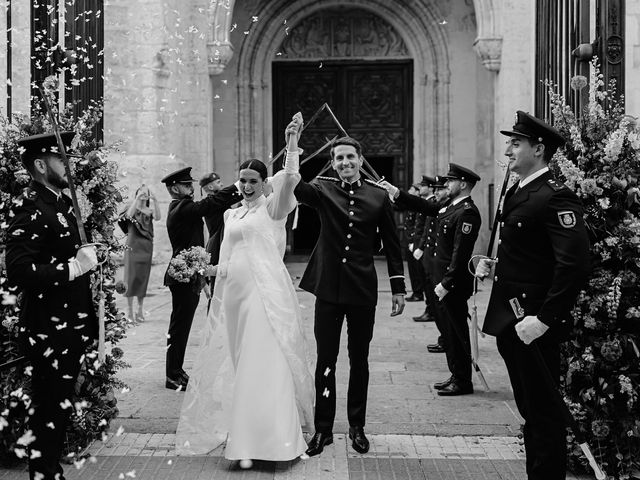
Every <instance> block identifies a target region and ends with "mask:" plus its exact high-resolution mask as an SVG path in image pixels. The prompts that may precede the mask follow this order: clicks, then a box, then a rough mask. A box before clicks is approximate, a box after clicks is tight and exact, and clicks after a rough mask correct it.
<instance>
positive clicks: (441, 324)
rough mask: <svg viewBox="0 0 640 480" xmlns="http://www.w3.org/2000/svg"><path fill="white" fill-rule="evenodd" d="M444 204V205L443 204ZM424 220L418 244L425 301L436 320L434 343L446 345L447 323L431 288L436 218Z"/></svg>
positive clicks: (432, 286)
mask: <svg viewBox="0 0 640 480" xmlns="http://www.w3.org/2000/svg"><path fill="white" fill-rule="evenodd" d="M443 206H444V205H443ZM426 219H427V220H426V222H425V224H424V229H423V231H422V238H421V239H420V244H422V245H424V255H423V257H422V267H423V269H424V272H425V288H424V295H425V302H427V308H428V309H429V311H430V312H431V313H432V314H433V317H434V318H435V321H436V327H437V329H438V332H439V333H440V335H439V336H438V340H437V342H436V343H438V344H439V345H441V346H443V347H446V345H447V341H446V339H445V337H446V334H447V333H446V331H447V325H446V322H445V321H444V320H443V318H442V315H438V309H437V305H438V297H437V296H436V294H435V292H434V291H433V289H434V288H435V286H436V284H435V283H434V281H433V278H434V268H435V264H434V260H435V257H434V253H435V252H436V243H437V234H438V218H437V217H434V216H427V217H426Z"/></svg>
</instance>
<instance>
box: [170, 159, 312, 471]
mask: <svg viewBox="0 0 640 480" xmlns="http://www.w3.org/2000/svg"><path fill="white" fill-rule="evenodd" d="M292 164H293V168H292ZM296 166H297V154H289V155H288V158H287V164H286V169H285V170H286V171H285V170H283V171H281V172H279V173H278V174H276V175H275V176H274V177H273V179H272V185H273V189H274V191H273V193H272V194H271V195H270V196H269V197H266V198H265V197H264V196H260V197H259V198H258V199H257V200H255V201H254V202H251V203H248V202H246V201H243V204H242V206H241V207H240V208H238V209H235V210H228V211H227V212H225V233H224V239H223V242H222V245H221V251H220V263H219V264H218V274H217V278H216V283H215V289H214V293H213V299H212V302H211V308H210V311H209V315H208V318H207V322H206V326H205V328H204V331H203V333H202V337H203V342H202V345H201V346H200V348H199V350H198V353H197V356H196V360H195V363H194V367H193V371H192V372H191V374H190V376H191V378H190V380H189V385H188V387H187V391H186V393H185V399H184V402H183V405H182V410H181V414H180V421H179V423H178V430H177V434H176V450H177V452H178V453H179V454H191V455H199V454H206V453H208V452H210V451H211V450H213V449H215V448H217V447H218V446H219V445H221V444H222V443H223V442H224V441H226V446H225V452H224V455H225V457H226V458H228V459H230V460H239V459H254V460H255V459H259V460H273V461H285V460H291V459H294V458H296V457H298V456H299V455H301V454H302V453H304V451H305V450H306V448H307V445H306V443H305V441H304V438H303V436H302V428H301V426H302V425H311V424H312V422H313V400H314V384H313V377H312V375H311V369H310V362H309V358H308V356H307V349H306V341H305V339H304V335H303V332H302V326H301V316H300V309H299V305H298V300H297V297H296V293H295V290H294V287H293V285H292V283H291V277H290V276H289V273H288V271H287V269H286V267H285V265H284V262H283V261H282V257H283V255H284V247H285V235H286V234H285V222H286V218H287V215H288V213H290V212H291V211H292V210H293V208H295V205H296V200H295V197H294V196H293V189H294V188H295V185H297V183H298V181H299V178H300V176H299V174H298V173H297V168H295V167H296Z"/></svg>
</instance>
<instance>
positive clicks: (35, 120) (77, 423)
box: [0, 88, 128, 463]
mask: <svg viewBox="0 0 640 480" xmlns="http://www.w3.org/2000/svg"><path fill="white" fill-rule="evenodd" d="M52 91H55V88H54V89H52ZM51 99H52V100H54V101H52V104H55V99H54V98H53V94H52V96H51ZM101 111H102V108H101V105H100V104H98V103H95V104H94V105H92V106H91V107H90V108H88V109H87V110H86V111H85V112H84V114H83V115H82V116H80V117H79V118H73V116H72V113H71V109H70V108H68V109H66V110H65V111H63V112H59V113H58V112H57V111H56V112H55V114H56V115H58V118H59V123H60V125H61V127H60V128H61V130H73V131H75V132H76V134H77V135H76V137H75V139H74V149H75V152H76V153H77V152H79V153H80V154H81V155H82V157H81V158H73V157H72V158H70V160H71V168H72V171H73V177H74V180H75V183H76V192H77V196H78V202H79V204H80V209H81V211H82V217H83V220H84V222H85V227H86V230H87V232H88V233H89V235H90V236H91V238H92V240H93V241H94V242H99V243H101V244H102V245H104V248H100V251H101V252H102V253H101V254H100V257H101V260H104V262H103V263H102V265H101V267H100V269H99V271H96V272H95V273H93V274H91V285H92V293H93V299H94V305H95V310H96V313H98V312H99V310H100V303H101V299H103V300H104V307H103V310H104V319H105V339H106V342H107V345H110V346H111V347H112V348H111V351H110V353H107V354H106V358H105V361H104V362H99V361H98V353H97V351H95V350H92V351H88V352H86V354H85V360H84V364H83V366H82V371H81V373H80V375H79V378H78V382H77V384H76V395H75V397H74V399H73V400H72V404H73V407H74V412H73V414H72V416H71V422H70V425H69V428H68V430H67V445H66V451H67V453H70V454H73V455H71V458H73V457H74V456H75V455H77V454H78V453H79V452H82V451H83V450H84V448H85V447H86V446H87V445H88V444H89V443H90V442H91V441H92V440H94V439H96V438H99V437H100V436H101V435H102V434H103V432H105V431H106V430H107V429H108V426H109V422H110V421H111V420H112V419H113V418H114V417H115V416H116V415H117V413H118V409H117V407H116V398H115V395H114V392H115V391H116V390H118V389H122V388H124V387H125V386H124V385H123V384H122V383H121V382H120V381H119V380H118V379H117V378H116V376H115V375H116V373H117V371H118V370H119V369H120V368H123V367H126V364H125V363H124V362H123V361H122V360H121V357H122V350H120V349H119V348H118V347H115V344H117V342H118V341H119V340H121V339H122V338H123V337H124V336H125V331H126V328H127V326H128V323H127V322H128V321H127V319H126V318H125V316H124V315H123V313H122V312H119V311H118V309H117V308H116V304H115V282H114V278H115V273H116V267H117V266H116V263H115V260H114V259H113V258H114V255H111V254H112V253H115V252H117V251H118V250H119V249H121V248H122V247H121V246H120V245H119V243H118V242H117V240H116V239H115V237H114V225H115V222H116V218H117V208H118V204H119V203H120V202H121V201H122V196H121V194H120V191H119V190H118V188H117V187H116V181H117V173H118V166H117V164H116V163H115V162H113V161H111V160H108V159H107V155H108V153H109V151H110V150H113V149H114V148H115V147H113V146H112V147H105V146H103V145H100V144H99V143H98V142H96V141H95V139H93V138H92V129H94V127H95V125H96V124H97V123H98V122H99V120H100V118H101ZM34 112H35V113H34V114H33V115H32V117H31V118H26V117H20V116H13V118H12V119H11V121H9V120H8V119H6V118H0V225H1V226H2V228H1V229H0V298H1V304H0V317H1V318H2V326H1V327H0V365H1V364H4V363H6V362H8V361H9V360H12V359H15V358H17V357H19V356H20V348H19V344H20V336H21V326H20V324H19V321H18V317H19V313H20V303H21V299H20V292H19V291H16V290H15V289H12V288H10V287H9V285H8V283H7V278H6V267H5V246H6V230H7V226H8V222H9V212H10V206H11V201H12V199H13V198H14V197H16V196H18V195H19V194H20V193H21V191H22V189H23V188H24V187H26V186H27V184H28V183H29V181H30V177H29V175H28V173H27V172H26V170H24V168H23V166H22V163H21V161H20V154H19V152H18V148H17V144H16V142H17V140H18V139H20V138H22V137H24V136H27V135H34V134H37V133H43V132H47V131H52V128H51V125H50V123H49V120H48V118H47V117H46V115H45V111H44V109H43V108H40V109H38V108H36V109H34ZM30 369H31V367H30V366H29V365H28V364H26V363H21V364H19V365H16V366H13V367H12V368H9V369H4V370H3V371H0V432H1V433H0V463H7V462H10V461H13V460H15V459H17V458H23V457H24V456H25V455H27V449H26V445H25V443H28V438H27V437H28V431H27V430H26V416H27V412H28V410H29V408H30V404H31V400H30V397H29V391H30Z"/></svg>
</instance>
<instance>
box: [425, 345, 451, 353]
mask: <svg viewBox="0 0 640 480" xmlns="http://www.w3.org/2000/svg"><path fill="white" fill-rule="evenodd" d="M446 351H447V349H446V348H444V347H443V346H442V345H440V344H439V343H433V344H431V345H427V352H429V353H444V352H446Z"/></svg>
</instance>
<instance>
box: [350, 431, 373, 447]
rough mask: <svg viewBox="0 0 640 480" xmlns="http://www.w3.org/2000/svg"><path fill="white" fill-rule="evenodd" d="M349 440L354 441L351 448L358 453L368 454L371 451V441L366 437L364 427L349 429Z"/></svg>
mask: <svg viewBox="0 0 640 480" xmlns="http://www.w3.org/2000/svg"><path fill="white" fill-rule="evenodd" d="M349 438H350V439H351V440H353V443H351V446H352V447H353V449H354V450H355V451H356V452H358V453H367V452H368V451H369V440H367V437H366V436H365V435H364V429H363V428H362V427H349Z"/></svg>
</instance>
